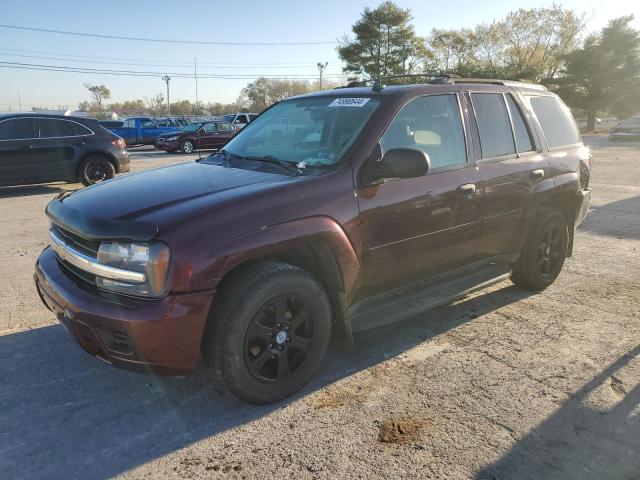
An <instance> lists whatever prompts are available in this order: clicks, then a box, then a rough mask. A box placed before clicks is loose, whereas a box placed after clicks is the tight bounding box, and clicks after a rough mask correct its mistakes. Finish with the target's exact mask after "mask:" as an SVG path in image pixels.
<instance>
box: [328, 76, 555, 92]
mask: <svg viewBox="0 0 640 480" xmlns="http://www.w3.org/2000/svg"><path fill="white" fill-rule="evenodd" d="M400 78H428V79H430V80H429V81H428V82H427V83H430V84H451V83H482V84H486V85H504V86H506V87H524V88H531V89H535V90H547V87H545V86H544V85H540V84H537V83H528V82H521V81H519V80H509V79H506V80H505V79H497V78H463V77H460V76H458V75H456V74H453V73H442V72H441V73H436V72H426V73H407V74H404V75H391V76H387V77H380V78H369V79H366V80H352V81H350V82H349V83H348V84H347V85H345V86H343V87H337V88H351V87H365V86H367V84H369V83H373V86H372V87H371V88H372V89H373V90H374V91H380V90H382V89H383V88H384V87H385V86H384V84H383V83H382V82H383V81H385V80H397V79H400Z"/></svg>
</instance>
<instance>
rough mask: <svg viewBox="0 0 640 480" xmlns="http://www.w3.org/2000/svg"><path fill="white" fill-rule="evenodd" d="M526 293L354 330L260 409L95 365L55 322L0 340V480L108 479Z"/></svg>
mask: <svg viewBox="0 0 640 480" xmlns="http://www.w3.org/2000/svg"><path fill="white" fill-rule="evenodd" d="M526 296H528V294H527V293H526V292H521V291H518V290H516V289H515V288H514V287H511V286H510V287H506V288H503V289H501V290H496V291H493V292H490V293H487V294H486V295H482V296H477V297H473V298H470V299H468V300H467V301H464V302H460V303H458V304H456V305H453V306H450V307H445V308H441V309H438V310H434V311H432V312H430V313H428V314H426V315H422V316H420V317H419V318H415V319H412V320H409V321H406V322H402V323H398V324H395V325H391V326H388V327H385V328H381V329H377V330H375V331H370V332H367V333H364V334H361V335H359V336H358V337H357V345H356V349H355V350H354V351H353V352H337V351H332V352H330V354H329V356H328V358H327V360H326V361H325V363H324V365H323V366H322V368H321V371H320V372H319V374H318V375H317V376H316V379H315V380H314V382H313V383H312V384H311V385H309V386H308V387H307V388H305V389H304V391H303V392H301V393H300V394H299V395H297V396H296V397H294V398H292V399H289V400H287V401H284V402H280V403H279V404H275V405H270V406H261V407H257V406H253V405H248V404H245V403H243V402H241V401H239V400H237V399H236V398H235V397H233V396H231V395H230V394H226V393H224V392H219V391H217V390H216V389H215V388H214V387H213V386H212V383H211V381H210V379H209V377H208V376H207V375H206V374H205V373H200V374H198V375H195V376H192V377H181V378H170V377H164V378H163V377H153V376H145V375H139V374H135V373H129V372H125V371H121V370H117V369H114V368H112V367H109V366H107V365H103V364H102V363H100V362H99V361H97V360H95V359H93V358H90V357H89V356H88V355H87V354H85V353H84V352H82V351H81V350H80V349H79V347H77V346H76V345H75V344H74V343H73V342H72V340H71V339H70V338H69V337H68V335H67V333H66V331H65V330H64V329H63V328H62V327H61V326H59V325H55V326H50V327H45V328H40V329H36V330H30V331H26V332H21V333H15V334H11V335H5V336H0V365H2V368H0V412H2V413H1V414H0V415H1V417H0V418H1V419H2V420H1V421H0V465H2V470H3V477H4V478H46V479H49V478H67V479H71V478H93V479H104V478H109V477H112V476H114V475H117V474H119V473H122V472H124V471H127V470H129V469H131V468H134V467H136V466H138V465H141V464H145V463H147V462H149V461H152V460H153V459H155V458H158V457H161V456H164V455H166V454H168V453H170V452H172V451H174V450H176V449H179V448H181V447H184V446H186V445H189V444H192V443H194V442H197V441H198V440H201V439H204V438H208V437H211V436H215V435H216V434H217V433H219V432H222V431H225V430H227V429H231V428H234V427H237V426H240V425H242V424H245V423H247V422H250V421H252V420H254V419H257V418H259V417H262V416H265V415H267V414H269V413H270V412H271V411H273V410H274V409H277V408H280V407H282V406H283V405H285V404H287V403H289V402H295V401H304V397H305V396H306V395H308V394H309V393H311V392H313V391H315V390H317V389H319V388H322V387H323V386H325V385H327V384H330V383H332V382H335V381H337V380H339V379H340V378H343V377H347V376H349V375H352V374H354V373H356V372H358V371H360V370H363V369H366V368H368V367H371V366H373V365H376V364H378V363H380V362H383V361H384V360H386V359H388V358H390V357H393V356H395V355H398V354H400V353H402V352H404V351H406V350H407V349H410V348H411V347H413V346H415V345H417V344H419V343H421V342H422V341H424V340H428V339H431V338H433V337H436V336H438V335H439V334H440V333H442V332H444V331H447V330H450V329H453V328H455V327H457V326H459V325H461V324H463V323H465V322H468V321H471V320H472V319H474V318H476V317H477V316H479V315H483V314H485V313H487V312H490V311H493V310H496V309H498V308H501V307H503V306H505V305H508V304H511V303H513V302H517V301H518V300H521V299H523V298H525V297H526ZM445 314H446V315H445Z"/></svg>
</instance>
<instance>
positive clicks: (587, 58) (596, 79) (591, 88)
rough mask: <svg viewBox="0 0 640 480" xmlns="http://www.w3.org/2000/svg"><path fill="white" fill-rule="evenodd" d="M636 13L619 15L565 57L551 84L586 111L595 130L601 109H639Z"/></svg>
mask: <svg viewBox="0 0 640 480" xmlns="http://www.w3.org/2000/svg"><path fill="white" fill-rule="evenodd" d="M632 20H633V15H629V16H625V17H620V18H616V19H614V20H611V21H610V22H609V24H608V25H607V26H606V27H605V28H604V29H603V30H602V31H601V33H600V34H599V35H592V36H590V37H589V38H587V40H586V41H585V44H584V47H583V48H580V49H578V50H575V51H573V52H571V53H569V54H567V55H566V57H565V67H564V70H563V72H562V76H561V77H560V78H558V79H557V80H555V81H554V82H552V84H551V86H552V87H553V88H554V89H555V90H556V91H557V92H558V93H559V94H560V95H561V96H562V98H564V99H565V100H566V101H567V103H568V104H569V105H570V106H572V107H574V108H580V109H582V110H584V111H586V112H587V130H593V128H594V126H595V118H596V115H597V114H598V112H602V111H608V112H610V113H613V114H614V115H616V116H618V117H619V118H626V117H629V116H631V115H633V114H634V113H636V112H637V111H639V110H640V32H638V31H637V30H634V29H633V28H631V26H630V25H629V24H630V23H631V21H632Z"/></svg>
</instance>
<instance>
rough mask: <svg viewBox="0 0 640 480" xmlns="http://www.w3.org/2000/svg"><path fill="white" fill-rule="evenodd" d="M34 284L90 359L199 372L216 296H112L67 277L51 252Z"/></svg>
mask: <svg viewBox="0 0 640 480" xmlns="http://www.w3.org/2000/svg"><path fill="white" fill-rule="evenodd" d="M34 279H35V283H36V289H37V291H38V294H39V295H40V298H41V299H42V301H43V303H44V304H45V306H46V307H47V308H49V309H50V310H51V311H53V312H54V313H55V314H56V316H57V317H58V320H59V321H60V323H62V324H63V325H64V326H65V327H66V329H67V330H68V331H69V333H70V334H71V336H72V337H73V338H74V339H75V340H76V342H77V343H78V344H79V345H80V346H81V347H82V348H83V349H84V350H85V351H86V352H88V353H89V354H91V355H93V356H96V357H98V358H100V359H101V360H103V361H106V362H107V363H110V364H112V365H114V366H117V367H121V368H126V369H130V370H135V371H142V372H149V373H157V374H165V375H182V374H186V373H190V372H192V371H193V370H194V369H195V368H196V367H197V365H198V361H199V358H200V344H201V341H202V335H203V332H204V328H205V324H206V321H207V316H208V313H209V308H210V306H211V301H212V298H213V292H210V291H209V292H202V293H191V294H181V295H169V296H167V297H165V298H163V299H160V300H145V299H138V298H131V297H124V296H121V295H115V294H108V293H105V292H101V291H99V290H97V289H95V288H94V287H91V286H88V285H87V284H86V282H84V281H83V280H80V279H76V278H75V277H74V276H73V274H72V273H70V272H67V270H66V269H65V267H63V266H62V265H61V264H60V263H59V262H58V260H57V258H56V256H55V254H54V253H53V251H52V250H51V248H49V247H48V248H46V249H45V250H44V251H43V252H42V254H41V255H40V258H39V259H38V262H37V263H36V269H35V275H34Z"/></svg>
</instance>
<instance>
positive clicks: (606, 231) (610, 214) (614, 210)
mask: <svg viewBox="0 0 640 480" xmlns="http://www.w3.org/2000/svg"><path fill="white" fill-rule="evenodd" d="M638 212H640V196H636V197H630V198H625V199H623V200H618V201H616V202H611V203H608V204H606V205H602V206H592V207H591V210H590V211H589V214H588V215H587V218H585V220H584V222H583V223H582V225H580V227H579V229H580V230H585V231H587V232H590V233H595V234H598V235H610V236H612V237H616V238H625V239H626V238H628V239H633V240H640V222H638V221H637V218H638ZM625 217H626V218H625Z"/></svg>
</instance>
